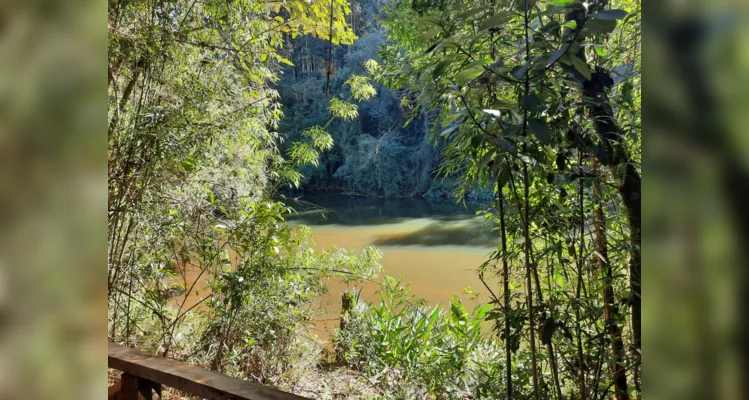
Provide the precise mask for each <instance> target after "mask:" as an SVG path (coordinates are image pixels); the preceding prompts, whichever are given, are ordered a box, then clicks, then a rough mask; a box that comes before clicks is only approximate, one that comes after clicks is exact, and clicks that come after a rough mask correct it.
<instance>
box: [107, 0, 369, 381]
mask: <svg viewBox="0 0 749 400" xmlns="http://www.w3.org/2000/svg"><path fill="white" fill-rule="evenodd" d="M331 6H332V8H331ZM348 7H349V6H348V3H347V2H345V1H334V2H331V3H325V4H322V3H314V4H310V3H308V2H306V1H291V2H285V3H283V4H281V3H265V2H253V1H242V2H230V3H226V2H223V3H222V2H218V3H216V2H211V1H175V2H160V3H154V2H143V1H118V2H111V3H110V8H109V35H110V38H109V96H110V101H109V106H110V107H109V118H110V124H109V235H110V236H109V279H108V289H109V291H108V293H109V332H110V333H109V335H110V339H112V340H117V341H122V342H125V343H127V344H131V345H132V344H134V345H137V346H139V347H142V348H145V349H147V350H149V351H152V352H154V353H158V354H162V355H169V356H173V357H181V358H185V359H188V360H190V361H191V362H194V363H196V364H200V365H205V366H208V367H211V368H213V369H216V370H219V371H224V372H227V373H231V374H233V375H238V376H243V377H247V378H252V379H257V380H260V381H263V382H265V383H273V384H281V383H282V382H281V380H282V379H283V378H289V376H288V374H287V373H288V372H289V371H290V370H291V369H292V367H293V366H294V365H296V364H295V362H296V361H299V360H300V359H302V358H304V359H306V360H309V358H310V357H312V358H313V359H314V357H315V354H317V353H318V352H319V349H317V345H315V344H314V342H313V341H312V338H311V337H310V336H309V335H307V334H305V332H306V331H307V330H308V329H307V328H308V327H309V325H310V324H311V322H312V319H313V317H314V316H315V313H314V310H313V309H312V303H313V301H314V300H315V299H316V298H317V297H318V296H319V294H320V293H322V292H323V291H324V290H325V287H324V285H323V283H322V282H323V279H324V278H326V277H331V276H333V277H335V276H342V278H345V279H356V278H366V277H369V276H372V275H374V274H376V273H377V272H378V270H379V263H378V260H379V256H380V253H379V251H378V250H375V249H374V248H367V249H365V250H364V251H363V252H361V253H360V254H353V253H350V252H348V251H346V250H344V249H340V250H339V249H331V250H330V251H328V252H323V253H318V252H315V251H314V243H313V242H311V240H310V237H309V232H308V230H306V229H304V228H303V227H301V228H292V227H289V226H286V225H285V224H284V223H283V220H284V216H285V215H287V214H288V212H289V211H290V209H288V207H286V206H284V205H283V203H281V202H279V201H277V200H274V199H273V196H272V195H273V191H274V188H276V187H279V186H280V185H289V184H291V185H294V184H297V183H298V181H299V179H300V176H299V175H298V173H297V172H296V171H295V170H294V167H295V166H298V165H301V164H303V163H313V164H314V163H316V162H317V158H318V156H319V152H321V151H325V150H327V149H329V148H330V147H331V145H332V139H331V137H330V135H329V134H328V133H327V132H326V131H325V130H324V129H322V128H320V127H316V126H314V125H310V126H308V127H307V129H305V131H304V134H303V136H304V140H299V141H297V142H296V143H294V144H293V145H292V146H291V147H290V149H289V151H288V152H287V153H286V154H285V155H286V157H284V154H283V153H282V152H281V149H280V148H279V143H280V141H281V139H282V138H281V136H280V135H279V134H278V131H277V128H278V122H279V120H280V118H281V115H282V113H281V106H280V104H279V103H278V93H277V91H276V90H275V89H274V88H273V84H274V82H275V81H276V80H277V74H278V73H279V71H280V64H282V63H289V61H288V60H287V59H285V58H284V57H283V56H282V55H281V53H280V50H281V49H282V47H283V44H284V40H285V38H286V37H287V36H289V37H293V36H296V35H298V34H310V35H316V36H322V37H328V36H327V35H328V34H329V32H330V30H329V28H330V27H329V18H332V20H333V21H334V23H333V29H334V30H333V34H334V36H335V37H334V38H333V40H332V43H333V44H339V43H349V44H350V43H352V41H353V40H354V38H355V36H354V35H353V33H352V32H351V31H350V29H348V28H347V26H346V25H345V23H344V19H345V15H347V14H348V13H349V12H350V10H349V8H348ZM331 15H332V17H331ZM350 85H351V86H353V90H354V92H355V93H357V98H358V99H360V100H365V99H366V98H368V97H371V96H372V95H373V90H374V89H373V88H372V87H371V85H369V84H368V82H366V81H361V80H360V81H352V82H350ZM330 107H331V109H333V114H334V115H335V116H336V117H340V118H350V117H351V115H350V114H346V112H345V109H351V107H355V105H353V104H351V103H344V102H342V101H341V102H337V103H335V102H332V101H331V102H330ZM336 107H338V108H336ZM342 110H343V111H342ZM204 281H206V282H207V283H205V284H204V283H202V282H204ZM310 348H311V349H312V351H309V349H310ZM315 349H317V350H315Z"/></svg>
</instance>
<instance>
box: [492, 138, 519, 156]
mask: <svg viewBox="0 0 749 400" xmlns="http://www.w3.org/2000/svg"><path fill="white" fill-rule="evenodd" d="M492 141H493V142H494V143H495V144H496V145H497V146H498V147H499V148H500V149H502V151H506V152H508V153H512V154H515V153H517V152H518V146H517V145H516V144H515V143H514V142H513V141H512V140H509V139H507V138H503V137H493V138H492Z"/></svg>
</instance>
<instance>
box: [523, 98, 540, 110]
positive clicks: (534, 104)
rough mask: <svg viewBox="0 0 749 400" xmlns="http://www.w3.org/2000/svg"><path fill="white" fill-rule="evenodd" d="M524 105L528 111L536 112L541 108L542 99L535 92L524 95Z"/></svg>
mask: <svg viewBox="0 0 749 400" xmlns="http://www.w3.org/2000/svg"><path fill="white" fill-rule="evenodd" d="M523 107H525V108H526V109H528V111H532V112H536V111H538V110H539V109H540V108H541V99H539V98H538V96H536V95H535V94H531V95H528V96H525V97H523Z"/></svg>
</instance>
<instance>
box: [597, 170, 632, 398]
mask: <svg viewBox="0 0 749 400" xmlns="http://www.w3.org/2000/svg"><path fill="white" fill-rule="evenodd" d="M593 169H594V170H598V163H597V162H596V161H595V160H594V161H593ZM592 195H593V196H592V197H593V202H594V204H595V211H594V212H593V224H594V225H595V231H596V235H595V249H596V251H597V253H598V254H596V259H597V260H598V266H599V270H600V272H601V273H603V313H604V318H605V321H606V329H607V330H608V332H609V336H610V339H611V356H612V359H613V362H612V364H611V372H612V374H613V376H614V392H615V398H616V399H617V400H624V399H628V398H629V395H628V394H627V375H626V371H625V369H624V366H623V364H624V343H623V341H622V331H621V329H620V328H619V324H618V323H617V322H616V320H617V314H618V312H617V307H616V300H615V298H614V288H613V281H614V273H613V271H612V270H611V265H610V264H609V255H608V244H607V241H606V219H605V216H604V214H603V208H602V207H603V204H602V203H603V202H602V201H601V197H600V193H598V191H597V189H596V185H595V183H594V184H593V186H592Z"/></svg>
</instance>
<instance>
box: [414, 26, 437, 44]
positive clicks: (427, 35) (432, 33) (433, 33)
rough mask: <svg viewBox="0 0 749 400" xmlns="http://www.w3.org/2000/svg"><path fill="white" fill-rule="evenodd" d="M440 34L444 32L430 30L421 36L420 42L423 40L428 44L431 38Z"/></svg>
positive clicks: (435, 29)
mask: <svg viewBox="0 0 749 400" xmlns="http://www.w3.org/2000/svg"><path fill="white" fill-rule="evenodd" d="M440 32H442V29H441V28H434V29H430V30H428V31H426V32H424V33H422V34H421V35H419V40H421V41H422V42H426V41H428V40H429V39H431V38H433V37H435V36H437V35H439V34H440Z"/></svg>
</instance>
